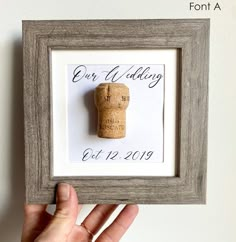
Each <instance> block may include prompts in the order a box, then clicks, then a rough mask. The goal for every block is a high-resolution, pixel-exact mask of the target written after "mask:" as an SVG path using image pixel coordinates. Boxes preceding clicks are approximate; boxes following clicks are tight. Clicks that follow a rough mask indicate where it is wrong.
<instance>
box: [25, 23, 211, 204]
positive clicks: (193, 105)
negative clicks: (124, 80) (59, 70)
mask: <svg viewBox="0 0 236 242" xmlns="http://www.w3.org/2000/svg"><path fill="white" fill-rule="evenodd" d="M209 29H210V20H209V19H173V20H168V19H163V20H75V21H72V20H67V21H62V20H57V21H23V58H24V107H25V110H24V115H25V184H26V202H27V203H55V188H56V185H57V184H58V183H59V182H63V181H64V182H69V183H70V184H72V185H73V186H74V187H75V189H76V191H77V193H78V196H79V198H80V202H81V203H106V204H108V203H112V204H120V203H126V204H127V203H140V204H142V203H146V204H157V203H159V204H186V203H188V204H201V203H203V204H204V203H205V202H206V170H207V120H208V75H209ZM170 48H174V49H178V51H179V60H178V62H179V70H180V71H179V80H180V81H179V83H180V86H178V88H177V92H178V100H177V102H178V107H177V125H176V134H177V135H176V140H177V142H176V150H177V152H176V159H177V163H178V169H177V172H176V176H175V177H156V176H155V177H141V176H138V177H133V176H132V177H97V176H92V177H53V176H52V175H51V174H52V173H51V171H52V157H53V149H52V110H51V100H52V99H51V76H50V70H51V64H52V63H51V58H50V55H51V51H52V50H54V49H63V50H67V49H68V50H78V49H79V50H83V49H93V50H94V49H95V50H96V49H97V50H99V49H109V50H113V49H170Z"/></svg>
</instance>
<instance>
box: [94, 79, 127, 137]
mask: <svg viewBox="0 0 236 242" xmlns="http://www.w3.org/2000/svg"><path fill="white" fill-rule="evenodd" d="M95 104H96V106H97V109H98V127H97V135H98V137H101V138H111V139H118V138H123V137H125V133H126V109H127V107H128V105H129V88H128V87H127V86H125V85H124V84H121V83H101V84H100V85H98V86H97V88H96V91H95Z"/></svg>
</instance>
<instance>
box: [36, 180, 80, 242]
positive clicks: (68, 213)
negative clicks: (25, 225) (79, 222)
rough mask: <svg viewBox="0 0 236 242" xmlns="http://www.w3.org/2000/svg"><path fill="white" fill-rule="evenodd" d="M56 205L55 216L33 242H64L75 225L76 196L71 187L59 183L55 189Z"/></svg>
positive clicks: (76, 213)
mask: <svg viewBox="0 0 236 242" xmlns="http://www.w3.org/2000/svg"><path fill="white" fill-rule="evenodd" d="M56 196H57V197H56V198H57V205H56V211H55V214H54V216H53V218H52V220H51V222H50V223H49V225H48V226H47V227H46V228H45V230H44V231H43V232H42V233H41V235H40V236H39V237H38V238H37V239H36V240H35V242H37V241H45V242H47V241H48V242H54V241H55V242H64V241H67V237H68V235H69V234H70V232H71V230H72V228H73V226H74V225H75V222H76V218H77V216H78V199H77V194H76V192H75V190H74V188H73V187H72V186H70V185H69V184H66V183H60V184H59V185H58V188H57V195H56Z"/></svg>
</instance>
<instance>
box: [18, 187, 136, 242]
mask: <svg viewBox="0 0 236 242" xmlns="http://www.w3.org/2000/svg"><path fill="white" fill-rule="evenodd" d="M46 208H47V205H25V220H24V225H23V231H22V238H21V242H88V241H92V237H93V236H92V235H91V234H90V233H89V232H88V231H87V230H89V231H90V232H91V233H92V234H93V235H96V234H97V233H98V232H99V230H100V229H101V227H102V226H103V225H104V223H105V222H106V221H107V219H108V218H109V217H110V215H111V214H112V213H113V211H114V210H115V209H116V208H117V205H97V206H95V208H94V209H93V210H92V211H91V212H90V213H89V215H88V216H87V217H86V218H85V220H84V221H83V224H84V226H85V227H86V228H87V229H86V228H85V227H83V226H81V225H76V219H77V216H78V214H79V212H80V210H81V205H78V198H77V194H76V192H75V190H74V188H73V187H72V186H70V185H69V184H66V183H61V184H59V185H58V189H57V204H56V211H55V213H54V215H51V214H49V213H47V212H46ZM137 214H138V206H137V205H126V206H125V207H124V209H123V210H122V211H121V212H120V214H119V215H118V216H117V217H116V218H115V219H114V221H113V222H112V223H111V224H110V225H109V226H108V227H107V228H106V229H105V230H103V231H102V232H101V233H100V235H99V236H98V238H97V239H96V242H118V241H119V240H120V239H121V237H122V236H123V235H124V234H125V232H126V231H127V230H128V228H129V226H130V225H131V224H132V222H133V221H134V219H135V217H136V215H137Z"/></svg>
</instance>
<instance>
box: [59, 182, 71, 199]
mask: <svg viewBox="0 0 236 242" xmlns="http://www.w3.org/2000/svg"><path fill="white" fill-rule="evenodd" d="M69 197H70V185H69V184H67V183H60V184H59V185H58V187H57V200H58V201H59V202H65V201H67V200H68V199H69Z"/></svg>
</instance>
